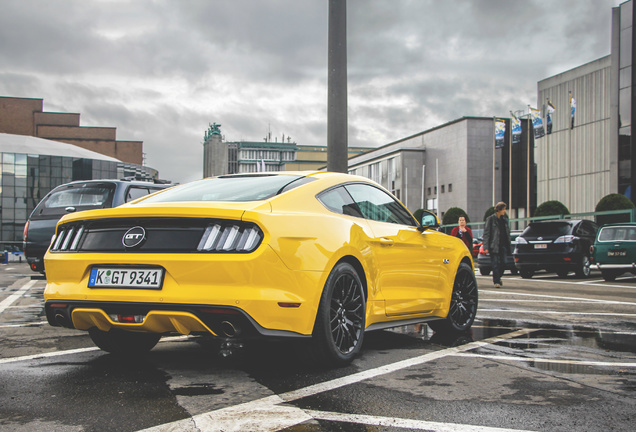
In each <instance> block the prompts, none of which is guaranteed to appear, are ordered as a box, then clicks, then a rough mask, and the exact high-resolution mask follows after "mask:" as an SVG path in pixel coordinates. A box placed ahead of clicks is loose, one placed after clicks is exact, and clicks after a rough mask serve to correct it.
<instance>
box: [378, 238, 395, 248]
mask: <svg viewBox="0 0 636 432" xmlns="http://www.w3.org/2000/svg"><path fill="white" fill-rule="evenodd" d="M380 244H381V245H382V246H393V240H392V239H390V238H386V237H382V238H381V239H380Z"/></svg>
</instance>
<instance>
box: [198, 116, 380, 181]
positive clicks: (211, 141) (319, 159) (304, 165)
mask: <svg viewBox="0 0 636 432" xmlns="http://www.w3.org/2000/svg"><path fill="white" fill-rule="evenodd" d="M219 126H220V125H216V123H215V124H214V126H210V129H209V130H208V131H207V132H206V134H205V137H204V143H203V177H211V176H215V175H224V174H236V173H248V172H266V171H315V170H320V169H323V168H324V167H325V166H326V165H327V147H326V146H309V145H299V144H297V143H295V142H291V139H289V138H288V140H287V142H284V138H285V137H284V136H283V137H282V139H281V142H276V141H275V142H272V141H271V140H270V139H269V138H268V140H266V141H237V142H226V141H224V139H223V136H222V135H221V133H220V130H219V129H218V127H219ZM368 150H371V149H370V148H367V147H349V150H348V154H349V157H352V156H355V155H358V154H361V153H364V152H365V151H368Z"/></svg>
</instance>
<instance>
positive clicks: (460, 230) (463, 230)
mask: <svg viewBox="0 0 636 432" xmlns="http://www.w3.org/2000/svg"><path fill="white" fill-rule="evenodd" d="M457 224H458V225H457V226H456V227H455V228H453V230H452V231H451V235H452V236H453V237H459V238H460V239H461V240H462V241H463V242H464V244H465V245H466V247H467V248H468V250H469V251H471V253H472V250H473V231H472V230H471V229H470V228H468V227H467V226H466V216H460V217H459V219H458V221H457Z"/></svg>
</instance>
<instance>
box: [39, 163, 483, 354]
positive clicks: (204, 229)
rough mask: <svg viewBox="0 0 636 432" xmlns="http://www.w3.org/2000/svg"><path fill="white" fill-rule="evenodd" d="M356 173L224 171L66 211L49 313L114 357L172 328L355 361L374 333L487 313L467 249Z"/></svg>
mask: <svg viewBox="0 0 636 432" xmlns="http://www.w3.org/2000/svg"><path fill="white" fill-rule="evenodd" d="M438 227H439V220H438V219H437V217H436V216H435V215H433V214H432V213H428V212H425V213H424V216H423V218H422V221H417V220H415V218H414V217H413V216H412V215H411V213H409V211H408V210H407V209H406V207H404V205H402V204H401V203H400V202H399V201H398V200H396V199H395V198H394V197H393V195H391V194H390V193H389V192H387V191H386V190H385V189H383V188H382V187H381V186H379V185H377V184H376V183H374V182H372V181H370V180H368V179H366V178H363V177H357V176H352V175H348V174H339V173H329V172H278V173H256V174H239V175H225V176H219V177H213V178H207V179H203V180H198V181H195V182H192V183H187V184H183V185H180V186H175V187H173V188H170V189H166V190H163V191H161V192H157V193H155V194H153V195H150V196H147V197H144V198H140V199H138V200H136V201H132V202H130V203H128V204H125V205H123V206H120V207H118V208H112V209H100V210H89V211H83V212H77V213H72V214H68V215H65V216H64V217H63V218H62V219H61V220H60V222H59V224H58V225H57V228H56V233H55V235H54V237H53V239H52V240H51V244H50V247H49V250H48V251H47V253H46V256H45V264H46V269H47V285H46V290H45V293H44V297H45V300H46V303H45V304H46V306H45V308H46V316H47V319H48V322H49V323H50V324H51V325H53V326H62V327H68V328H75V329H78V330H86V331H88V333H89V334H90V336H91V338H92V340H93V342H94V343H95V344H96V345H97V346H98V347H99V348H101V349H103V350H105V351H108V352H111V353H115V354H131V355H133V354H138V353H141V352H146V351H149V350H150V349H152V348H153V347H154V346H155V345H156V344H157V342H158V341H159V339H160V338H161V336H162V335H164V334H169V333H175V332H176V333H180V334H183V335H189V334H194V335H196V334H208V335H212V336H216V337H218V338H257V337H264V338H267V337H273V338H274V337H275V338H284V337H297V338H308V339H309V342H310V343H311V345H312V349H313V350H314V352H315V356H316V358H318V359H319V361H321V362H323V363H324V364H330V365H342V364H347V363H348V362H350V361H351V360H352V359H353V358H354V357H355V356H356V354H357V353H358V352H359V351H360V348H361V345H362V342H363V338H364V333H365V331H370V330H376V329H382V328H389V327H395V326H399V325H405V324H412V323H421V322H428V323H429V325H430V326H431V327H432V328H433V329H434V330H436V331H451V330H454V331H464V330H467V329H468V328H469V327H470V326H471V325H472V323H473V321H474V318H475V314H476V312H477V297H478V296H477V284H476V280H475V275H474V271H473V263H472V259H471V256H470V253H469V251H468V250H467V249H466V246H464V244H463V243H462V242H461V241H460V240H458V239H456V238H453V237H450V236H448V235H446V234H443V233H441V232H439V231H437V228H438Z"/></svg>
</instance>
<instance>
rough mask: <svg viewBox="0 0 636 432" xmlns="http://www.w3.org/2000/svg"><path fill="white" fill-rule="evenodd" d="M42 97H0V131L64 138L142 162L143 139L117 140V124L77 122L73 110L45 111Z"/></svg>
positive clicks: (116, 157)
mask: <svg viewBox="0 0 636 432" xmlns="http://www.w3.org/2000/svg"><path fill="white" fill-rule="evenodd" d="M43 107H44V100H43V99H30V98H15V97H0V133H7V134H15V135H27V136H33V137H38V138H44V139H49V140H53V141H59V142H64V143H68V144H73V145H75V146H78V147H82V148H84V149H87V150H91V151H94V152H97V153H101V154H103V155H106V156H110V157H113V158H115V159H118V160H120V161H122V162H126V163H131V164H137V165H143V142H142V141H121V140H117V128H114V127H87V126H80V115H79V114H77V113H58V112H46V111H44V110H43Z"/></svg>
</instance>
